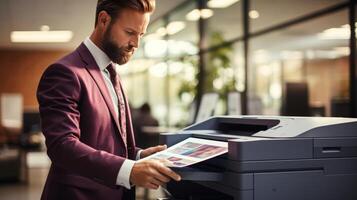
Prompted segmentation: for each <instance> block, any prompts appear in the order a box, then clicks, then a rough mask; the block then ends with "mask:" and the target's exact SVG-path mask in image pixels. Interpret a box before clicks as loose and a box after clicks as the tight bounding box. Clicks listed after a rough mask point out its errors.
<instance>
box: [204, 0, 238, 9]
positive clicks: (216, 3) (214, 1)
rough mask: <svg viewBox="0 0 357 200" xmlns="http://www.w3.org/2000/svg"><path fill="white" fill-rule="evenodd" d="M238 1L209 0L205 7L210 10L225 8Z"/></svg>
mask: <svg viewBox="0 0 357 200" xmlns="http://www.w3.org/2000/svg"><path fill="white" fill-rule="evenodd" d="M238 1H239V0H210V1H209V2H208V3H207V6H208V7H210V8H227V7H229V6H231V5H233V4H234V3H236V2H238Z"/></svg>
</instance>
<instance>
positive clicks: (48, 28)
mask: <svg viewBox="0 0 357 200" xmlns="http://www.w3.org/2000/svg"><path fill="white" fill-rule="evenodd" d="M40 30H41V31H49V30H50V27H49V26H48V25H42V26H41V28H40Z"/></svg>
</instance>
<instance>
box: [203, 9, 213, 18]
mask: <svg viewBox="0 0 357 200" xmlns="http://www.w3.org/2000/svg"><path fill="white" fill-rule="evenodd" d="M212 15H213V10H211V9H202V10H201V17H202V18H203V19H207V18H210V17H212Z"/></svg>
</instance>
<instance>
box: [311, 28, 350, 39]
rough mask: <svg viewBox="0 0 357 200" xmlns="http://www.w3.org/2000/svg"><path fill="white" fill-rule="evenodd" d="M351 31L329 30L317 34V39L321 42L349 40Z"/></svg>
mask: <svg viewBox="0 0 357 200" xmlns="http://www.w3.org/2000/svg"><path fill="white" fill-rule="evenodd" d="M350 35H351V31H350V29H349V28H329V29H326V30H324V31H323V32H322V33H318V34H317V37H318V38H319V39H322V40H347V39H349V38H350Z"/></svg>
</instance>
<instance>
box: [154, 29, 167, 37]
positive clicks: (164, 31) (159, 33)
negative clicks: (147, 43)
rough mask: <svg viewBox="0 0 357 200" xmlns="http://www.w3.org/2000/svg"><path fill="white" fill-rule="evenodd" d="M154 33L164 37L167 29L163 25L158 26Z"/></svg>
mask: <svg viewBox="0 0 357 200" xmlns="http://www.w3.org/2000/svg"><path fill="white" fill-rule="evenodd" d="M156 33H157V34H158V35H159V36H161V37H164V36H165V35H166V34H167V30H166V28H165V27H160V28H158V29H157V30H156Z"/></svg>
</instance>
